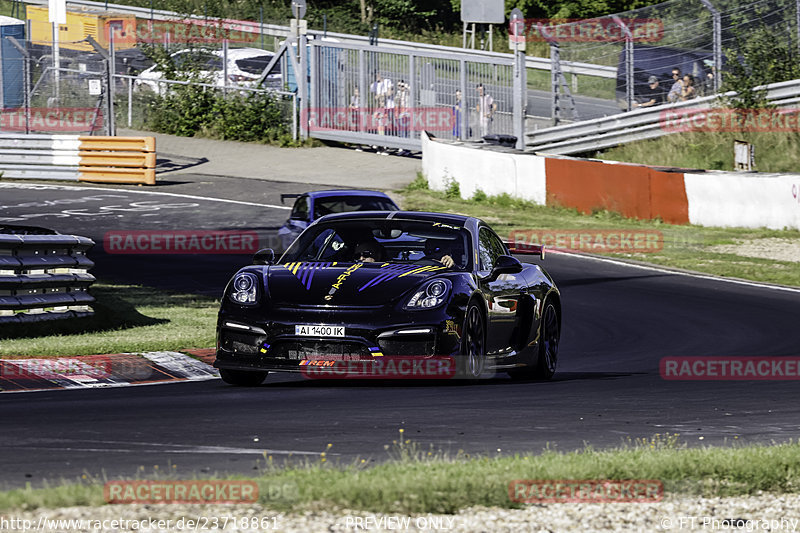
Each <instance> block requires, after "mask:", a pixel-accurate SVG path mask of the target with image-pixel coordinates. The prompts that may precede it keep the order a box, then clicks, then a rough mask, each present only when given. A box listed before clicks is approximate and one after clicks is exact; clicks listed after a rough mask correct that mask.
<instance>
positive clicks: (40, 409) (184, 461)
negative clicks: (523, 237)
mask: <svg viewBox="0 0 800 533" xmlns="http://www.w3.org/2000/svg"><path fill="white" fill-rule="evenodd" d="M207 179H208V180H211V181H213V183H211V184H210V185H209V184H208V183H207V184H205V185H203V186H201V185H198V183H196V182H195V183H188V182H187V183H183V184H181V183H173V184H169V185H164V186H159V187H157V188H152V189H141V188H139V189H132V188H113V187H110V186H104V187H92V188H82V189H79V190H73V189H60V188H54V187H53V186H48V187H46V188H41V189H32V188H23V189H19V188H8V187H9V186H12V187H14V186H15V185H16V184H13V183H8V182H3V183H0V224H2V223H16V224H25V223H27V224H37V225H43V226H47V227H51V228H53V229H57V230H59V231H61V232H64V233H70V232H74V233H79V234H82V235H87V236H90V237H92V238H94V239H96V240H97V241H98V242H100V241H101V240H102V235H103V234H104V232H106V231H109V230H111V229H156V228H157V229H167V228H169V229H254V228H255V229H258V231H259V232H263V233H264V235H265V238H268V237H267V234H268V233H269V232H270V231H274V229H275V228H277V227H278V226H280V224H281V223H282V221H283V220H285V218H286V216H287V211H286V210H281V209H278V208H276V207H269V206H275V205H279V204H280V200H279V194H280V193H281V192H297V187H298V186H297V185H291V184H280V183H269V182H261V181H259V182H254V181H248V180H234V179H228V178H226V179H217V178H214V179H211V178H207ZM22 185H24V186H26V187H30V186H31V185H32V184H27V183H26V184H22ZM101 189H102V190H101ZM137 191H139V192H137ZM141 191H145V192H148V191H149V192H167V193H170V194H175V195H192V196H194V198H188V197H185V196H171V197H170V196H164V195H160V196H159V195H157V194H143V192H141ZM101 194H114V195H118V196H114V197H101V198H97V199H94V200H85V198H87V197H96V196H97V195H101ZM211 196H215V197H219V198H224V199H228V200H235V201H241V202H248V203H247V204H243V203H239V204H236V203H229V202H220V201H216V200H213V199H210V197H211ZM198 197H203V199H200V198H198ZM81 198H83V199H84V200H83V203H80V202H79V200H80V199H81ZM205 198H209V199H205ZM59 199H61V200H71V201H72V203H67V202H64V203H61V204H52V205H51V206H48V207H35V206H34V207H31V206H30V205H29V204H30V203H31V202H45V201H49V202H54V201H55V200H59ZM142 201H149V202H154V203H150V204H141V203H139V204H137V205H133V206H132V207H131V203H132V202H133V203H136V202H142ZM167 204H172V205H173V206H172V207H165V205H167ZM175 204H197V205H195V206H191V207H190V206H187V205H180V206H175ZM251 204H260V206H259V205H251ZM101 207H107V208H109V207H110V208H114V209H105V210H102V209H100V208H101ZM156 207H158V209H155V208H156ZM125 208H127V209H131V208H139V210H138V211H123V210H122V209H125ZM141 208H150V211H143V210H142V209H141ZM80 209H85V211H80ZM64 210H67V211H69V212H68V213H64ZM34 213H49V215H48V216H37V217H31V218H30V219H25V218H24V215H26V214H34ZM97 213H106V214H102V215H99V214H97ZM60 215H66V216H60ZM14 218H22V219H23V220H24V221H19V220H17V221H12V220H9V219H14ZM101 247H102V246H101V245H98V249H97V250H96V251H95V253H92V254H91V257H92V258H93V259H94V260H95V261H96V262H97V266H96V268H95V269H94V272H95V273H96V274H98V275H100V276H102V277H106V278H108V277H113V278H115V279H119V280H122V281H129V282H138V283H145V284H150V285H155V286H159V287H164V288H174V289H180V290H187V291H195V292H202V293H205V294H213V295H217V296H218V295H219V294H220V292H221V290H222V283H224V281H225V280H226V279H227V278H228V276H229V275H230V273H231V272H233V271H235V270H236V268H237V267H238V266H239V265H241V264H243V263H245V262H246V261H247V260H248V258H247V257H244V256H200V255H194V256H174V257H169V258H168V257H166V256H153V255H141V256H122V255H119V254H105V253H102V250H100V249H99V248H101ZM546 266H547V268H548V270H549V271H550V272H551V274H552V275H553V276H554V278H555V279H556V282H557V283H558V285H559V287H560V288H561V291H562V296H563V301H564V329H563V332H562V345H561V352H560V366H559V371H558V372H557V373H556V376H555V378H554V379H553V381H551V382H546V383H515V382H511V381H510V380H508V379H507V378H506V377H505V376H504V375H503V376H499V377H497V378H495V379H492V380H487V381H485V382H482V383H478V384H465V383H458V382H443V383H414V382H340V381H334V382H321V381H306V380H304V379H303V378H301V377H292V376H289V377H287V376H284V375H270V376H269V378H268V379H267V381H266V382H265V384H264V385H262V386H260V387H258V388H253V389H242V388H234V387H230V386H227V385H225V384H223V383H222V382H221V381H219V380H212V381H206V382H197V383H176V384H168V385H154V386H141V387H128V388H118V389H106V390H97V389H95V390H70V391H53V392H35V393H19V394H0V416H1V417H2V421H3V424H2V432H0V449H2V450H3V453H2V454H0V488H7V487H17V486H23V485H24V484H25V483H26V482H32V483H34V484H38V483H40V482H41V480H43V479H61V478H66V479H74V478H75V477H76V476H80V475H81V474H84V473H88V474H92V475H101V474H103V473H105V475H108V476H110V477H111V476H117V475H125V476H133V475H136V473H137V469H138V468H139V467H141V466H143V467H145V469H146V471H148V472H151V471H152V469H153V466H154V465H159V469H164V468H171V467H170V464H174V465H177V467H176V469H175V470H176V471H177V472H178V473H181V474H183V475H186V476H192V475H195V474H201V473H210V472H231V471H235V472H242V473H245V474H247V473H253V472H255V470H254V469H256V468H258V466H259V464H261V465H263V464H264V451H265V450H267V453H268V454H271V455H272V456H273V457H274V459H275V460H277V461H280V460H281V459H282V458H284V457H287V458H288V457H290V456H291V457H292V458H298V457H303V456H307V455H308V454H310V456H311V457H312V458H314V457H316V456H317V454H318V453H319V452H321V451H323V450H325V447H326V445H327V444H328V443H332V444H333V447H332V448H331V449H330V450H329V451H328V457H330V458H332V459H334V460H335V459H336V458H338V459H340V460H343V461H346V462H348V463H349V462H350V461H352V459H353V458H355V457H361V458H365V459H368V460H375V461H380V460H383V459H385V458H386V457H387V451H386V450H385V449H384V446H385V445H387V444H391V443H392V441H393V440H395V439H397V438H398V437H399V434H398V429H400V428H404V429H405V433H404V436H405V438H410V439H413V440H414V441H416V442H418V443H419V444H420V445H421V446H423V447H426V448H427V446H429V445H430V444H432V445H433V446H434V448H435V449H441V450H447V451H450V452H453V453H455V452H457V451H458V450H464V451H465V452H467V453H470V454H473V453H485V454H492V455H494V454H496V453H498V450H501V451H500V453H503V454H508V453H515V452H524V451H539V450H541V449H542V448H544V447H545V446H547V445H549V446H551V447H554V448H556V449H562V450H567V449H574V448H580V447H582V446H583V444H584V443H589V444H592V445H594V446H597V447H603V446H608V445H617V444H619V443H621V442H622V441H624V440H625V439H626V438H627V437H632V438H636V437H650V436H652V435H653V434H655V433H665V432H670V433H680V434H681V437H682V439H684V440H686V441H687V442H689V443H690V445H694V444H697V445H703V444H725V443H733V442H745V443H748V442H771V441H779V442H780V441H786V440H789V439H792V438H797V437H798V435H800V404H798V402H797V391H798V386H797V382H792V381H740V382H736V381H727V382H717V381H665V380H663V379H662V378H661V377H660V375H659V360H660V359H661V358H662V357H667V356H745V355H751V356H769V355H774V356H780V355H795V356H797V355H800V353H798V347H800V328H799V327H798V323H797V320H798V316H800V292H798V291H793V290H782V289H777V288H769V287H765V286H758V285H757V284H747V283H732V282H725V281H718V280H713V279H708V278H702V277H693V276H687V275H682V274H677V273H672V272H667V271H661V270H657V269H648V268H641V267H636V266H631V265H627V264H622V263H617V262H612V261H607V260H598V259H593V258H588V257H583V256H576V255H567V254H551V255H549V256H548V258H547V259H546Z"/></svg>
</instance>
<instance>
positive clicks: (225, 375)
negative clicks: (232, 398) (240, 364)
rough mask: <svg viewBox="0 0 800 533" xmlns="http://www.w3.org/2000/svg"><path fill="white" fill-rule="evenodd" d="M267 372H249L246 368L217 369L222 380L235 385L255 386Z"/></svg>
mask: <svg viewBox="0 0 800 533" xmlns="http://www.w3.org/2000/svg"><path fill="white" fill-rule="evenodd" d="M268 373H269V372H264V371H261V372H250V371H247V370H228V369H227V368H220V369H219V376H220V377H221V378H222V381H224V382H225V383H227V384H229V385H236V386H237V387H256V386H258V385H261V384H262V383H263V382H264V379H265V378H266V377H267V374H268Z"/></svg>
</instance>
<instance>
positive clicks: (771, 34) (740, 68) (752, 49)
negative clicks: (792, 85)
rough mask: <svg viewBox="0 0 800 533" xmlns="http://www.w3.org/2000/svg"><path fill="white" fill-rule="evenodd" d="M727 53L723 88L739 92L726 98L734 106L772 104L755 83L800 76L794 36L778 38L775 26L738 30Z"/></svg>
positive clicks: (754, 106)
mask: <svg viewBox="0 0 800 533" xmlns="http://www.w3.org/2000/svg"><path fill="white" fill-rule="evenodd" d="M726 56H727V58H728V64H727V68H726V70H725V72H724V73H723V90H724V91H736V92H737V93H738V94H737V96H735V97H733V98H730V99H728V102H726V103H727V105H730V106H731V107H736V108H739V109H752V108H762V107H770V106H769V104H768V103H767V97H766V91H763V90H760V91H755V90H753V87H757V86H759V85H765V84H768V83H775V82H780V81H788V80H794V79H798V78H800V64H798V59H800V58H798V54H797V50H796V47H795V44H794V43H793V42H792V39H783V38H776V35H775V28H769V27H767V26H765V25H762V26H760V27H758V28H755V29H753V30H750V31H747V32H739V33H738V34H737V35H736V37H735V41H734V46H733V47H732V48H730V49H728V50H726Z"/></svg>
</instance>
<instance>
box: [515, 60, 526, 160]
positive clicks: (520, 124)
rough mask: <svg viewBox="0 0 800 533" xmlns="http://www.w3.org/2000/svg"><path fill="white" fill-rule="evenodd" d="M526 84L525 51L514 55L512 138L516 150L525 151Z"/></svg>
mask: <svg viewBox="0 0 800 533" xmlns="http://www.w3.org/2000/svg"><path fill="white" fill-rule="evenodd" d="M527 84H528V69H527V68H526V67H525V51H524V50H519V51H517V52H516V53H514V90H513V94H514V102H513V116H514V136H515V137H516V138H517V145H516V148H517V150H524V149H525V94H526V92H527V91H526V89H527Z"/></svg>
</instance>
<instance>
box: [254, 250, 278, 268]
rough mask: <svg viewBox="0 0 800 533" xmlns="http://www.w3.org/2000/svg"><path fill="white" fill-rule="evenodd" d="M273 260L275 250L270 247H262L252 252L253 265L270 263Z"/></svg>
mask: <svg viewBox="0 0 800 533" xmlns="http://www.w3.org/2000/svg"><path fill="white" fill-rule="evenodd" d="M274 262H275V252H274V251H273V250H272V248H262V249H260V250H259V251H257V252H256V253H255V254H253V264H254V265H271V264H273V263H274Z"/></svg>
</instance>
